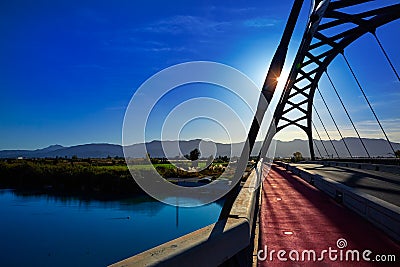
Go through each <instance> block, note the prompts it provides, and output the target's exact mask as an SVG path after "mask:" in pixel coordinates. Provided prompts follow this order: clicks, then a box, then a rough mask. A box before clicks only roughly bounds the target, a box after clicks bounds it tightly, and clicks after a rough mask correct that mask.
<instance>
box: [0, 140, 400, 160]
mask: <svg viewBox="0 0 400 267" xmlns="http://www.w3.org/2000/svg"><path fill="white" fill-rule="evenodd" d="M362 140H363V143H364V144H365V146H366V147H367V149H368V151H369V153H370V155H371V156H373V157H377V156H383V157H388V156H391V155H390V154H389V153H390V152H391V149H390V147H389V145H388V143H387V141H386V140H384V139H367V138H363V139H362ZM344 141H345V142H346V144H347V146H348V147H349V149H350V151H351V153H352V155H353V156H358V157H363V156H366V152H365V150H364V148H363V146H362V144H361V142H360V140H359V139H358V138H352V137H349V138H344ZM332 143H333V144H334V146H335V148H336V150H337V152H338V154H339V155H340V156H342V157H343V156H344V157H346V156H349V154H348V152H347V149H346V147H345V145H344V142H343V140H332ZM314 144H315V145H316V147H315V155H316V156H319V155H320V153H321V154H322V156H324V157H326V155H327V154H328V155H332V154H333V155H334V156H336V152H335V150H334V149H333V146H332V144H331V142H330V141H329V140H328V141H322V142H321V141H319V140H314ZM392 145H393V147H394V149H395V150H400V144H399V143H393V142H392ZM260 147H261V142H256V143H255V145H254V149H253V153H252V154H253V155H256V154H257V153H258V151H259V149H260ZM146 148H147V150H146ZM194 148H198V149H199V150H200V152H201V153H202V155H203V157H208V156H209V155H213V154H216V155H217V156H228V157H229V156H231V155H232V156H239V155H240V153H241V151H242V149H243V143H234V144H232V146H231V145H229V144H221V143H214V142H211V141H202V140H200V139H195V140H189V141H163V142H161V141H151V142H148V143H144V144H143V143H141V144H134V145H130V146H127V147H125V152H126V153H127V154H128V156H129V157H132V158H143V157H145V156H146V153H149V154H150V156H151V157H158V158H160V157H168V158H173V157H176V156H178V155H186V154H189V153H190V151H191V150H193V149H194ZM325 149H326V151H325ZM164 151H167V154H165V153H164ZM296 151H299V152H301V153H302V154H303V156H304V157H309V156H310V153H309V151H308V141H307V140H300V139H295V140H292V141H287V142H286V141H279V140H278V141H276V153H275V156H276V157H290V156H291V155H293V153H294V152H296ZM327 152H328V153H327ZM72 156H77V157H79V158H106V157H108V156H110V157H123V156H124V153H123V149H122V146H120V145H114V144H85V145H77V146H70V147H64V146H61V145H52V146H49V147H46V148H42V149H36V150H2V151H0V158H17V157H24V158H45V157H49V158H55V157H68V158H71V157H72Z"/></svg>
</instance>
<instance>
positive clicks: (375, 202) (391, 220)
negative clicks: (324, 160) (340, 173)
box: [288, 162, 400, 242]
mask: <svg viewBox="0 0 400 267" xmlns="http://www.w3.org/2000/svg"><path fill="white" fill-rule="evenodd" d="M319 164H321V163H320V162H319ZM330 164H331V163H330ZM357 164H362V163H357ZM288 170H292V172H293V173H299V174H300V175H299V176H300V177H301V178H302V179H304V180H305V181H307V182H310V181H312V184H314V186H315V187H316V188H318V189H319V190H321V191H323V192H325V193H326V194H328V195H329V196H331V197H332V198H334V199H336V200H337V201H338V202H340V203H342V204H343V205H344V206H346V207H347V208H349V209H351V210H353V211H354V212H356V213H358V214H360V215H361V216H363V217H364V218H365V219H367V220H368V221H369V222H371V223H372V224H374V225H375V226H376V227H378V228H380V229H381V230H383V231H384V232H385V233H386V234H388V235H389V236H390V237H392V238H393V239H394V240H395V241H397V242H400V207H398V206H396V205H393V204H391V203H389V202H386V201H384V200H382V199H379V198H377V197H374V196H371V195H368V194H366V193H363V192H361V191H359V190H357V189H355V188H352V187H349V186H346V185H344V184H342V183H339V182H337V181H334V180H332V179H329V178H327V177H323V176H321V175H318V174H315V173H312V171H308V170H305V169H303V168H302V167H300V166H290V164H289V166H288Z"/></svg>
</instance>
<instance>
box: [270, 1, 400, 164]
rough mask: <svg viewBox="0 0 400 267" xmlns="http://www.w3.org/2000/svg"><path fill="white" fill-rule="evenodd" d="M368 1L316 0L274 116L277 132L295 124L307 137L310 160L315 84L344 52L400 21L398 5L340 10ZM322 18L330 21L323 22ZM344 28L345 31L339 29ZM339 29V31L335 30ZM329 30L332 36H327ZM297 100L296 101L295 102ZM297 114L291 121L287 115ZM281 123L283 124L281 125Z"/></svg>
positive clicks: (399, 6)
mask: <svg viewBox="0 0 400 267" xmlns="http://www.w3.org/2000/svg"><path fill="white" fill-rule="evenodd" d="M370 1H371V0H339V1H332V2H331V1H329V0H315V1H314V3H313V11H312V12H311V15H310V19H309V22H308V25H307V28H306V30H305V32H304V35H303V39H302V42H301V44H300V48H299V50H298V52H297V55H296V57H295V60H294V63H293V65H292V68H291V70H290V73H289V76H288V80H287V82H286V84H285V87H284V91H283V94H282V96H281V98H280V100H279V102H278V105H277V107H276V110H275V113H274V121H273V123H275V127H276V132H279V131H281V130H282V129H284V128H286V127H288V126H290V125H295V126H297V127H299V128H300V129H302V130H303V131H304V132H305V133H306V134H307V137H308V141H309V149H310V155H311V158H312V159H314V158H315V153H314V147H313V138H312V108H313V101H314V94H315V90H316V88H317V86H318V82H319V80H320V78H321V76H322V74H323V73H324V71H325V70H326V69H327V67H328V66H329V64H330V63H331V62H332V61H333V59H335V57H336V56H337V55H339V54H340V53H343V52H344V49H345V48H346V47H347V46H349V45H350V44H352V43H353V42H354V41H356V40H357V39H359V38H360V37H361V36H363V35H364V34H367V33H373V34H374V33H375V31H376V29H377V28H379V27H380V26H383V25H385V24H387V23H389V22H392V21H394V20H396V19H399V18H400V4H394V5H390V6H385V7H380V8H376V9H373V10H366V11H363V12H360V13H349V12H345V11H343V9H346V8H348V7H352V6H362V5H363V4H365V3H366V2H370ZM323 19H325V20H329V21H327V22H323ZM343 25H346V26H347V27H349V28H348V29H345V30H340V28H342V27H343ZM335 28H336V29H338V30H335ZM328 30H329V31H332V30H333V32H334V34H329V33H328ZM296 98H297V99H296ZM295 111H296V112H297V114H299V115H295V116H294V118H289V117H288V115H290V113H294V112H295ZM282 123H283V124H282Z"/></svg>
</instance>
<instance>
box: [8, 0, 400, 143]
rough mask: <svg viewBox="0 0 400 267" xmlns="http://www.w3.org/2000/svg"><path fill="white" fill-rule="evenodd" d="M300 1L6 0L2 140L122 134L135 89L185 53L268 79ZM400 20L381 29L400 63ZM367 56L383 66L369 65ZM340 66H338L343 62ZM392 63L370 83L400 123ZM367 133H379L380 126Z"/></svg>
mask: <svg viewBox="0 0 400 267" xmlns="http://www.w3.org/2000/svg"><path fill="white" fill-rule="evenodd" d="M291 5H292V0H280V1H194V2H193V1H109V2H102V1H18V0H17V1H2V2H1V4H0V33H1V36H2V41H1V42H0V68H1V73H0V90H1V96H2V97H1V98H0V123H1V127H0V140H1V141H0V149H35V148H41V147H45V146H48V145H52V144H61V145H65V146H69V145H76V144H83V143H104V142H108V143H115V144H120V143H121V131H122V122H123V118H124V112H125V109H126V107H127V105H128V103H129V101H130V99H131V97H132V95H133V94H134V92H135V90H136V89H137V88H138V87H139V86H140V85H141V84H142V83H143V82H144V81H145V80H146V79H148V78H149V77H151V76H152V75H154V74H155V73H156V72H158V71H160V70H162V69H164V68H166V67H169V66H171V65H174V64H177V63H182V62H187V61H192V60H210V61H216V62H221V63H224V64H227V65H230V66H233V67H235V68H237V69H239V70H240V71H242V72H243V73H245V74H246V75H248V76H249V77H250V78H251V79H253V80H254V82H255V83H256V84H257V85H259V86H261V84H262V82H263V78H264V75H265V73H266V71H267V67H268V65H269V62H270V60H271V57H272V55H273V53H274V51H275V48H276V46H277V43H278V41H279V38H280V36H281V34H282V31H283V27H284V25H285V22H286V19H287V16H288V13H289V10H290V7H291ZM308 5H309V2H308V1H305V8H303V10H302V14H301V17H300V23H299V26H298V27H296V31H295V35H294V39H293V42H292V44H291V46H290V49H289V55H288V63H289V64H288V66H286V69H288V68H289V65H290V61H291V60H292V59H293V57H294V53H295V51H296V49H297V45H298V44H299V42H300V38H301V35H302V32H303V29H304V23H305V18H306V14H307V12H308V10H309V7H308ZM393 29H395V30H396V29H397V30H398V29H399V23H398V22H395V23H392V24H391V25H387V27H386V26H385V27H384V28H382V30H380V31H381V33H380V32H379V31H378V34H381V38H382V42H383V43H384V45H385V48H387V50H388V52H389V54H391V55H392V59H393V61H394V63H395V65H396V66H397V68H398V69H400V60H399V53H398V47H397V44H398V42H396V40H395V37H394V36H393V34H392V33H393ZM397 36H398V35H397ZM397 38H398V37H397ZM365 42H366V43H368V42H371V40H367V39H366V40H365ZM371 43H372V42H371ZM373 45H374V44H373V43H372V44H371V45H368V44H367V45H360V46H358V47H359V48H358V49H353V50H354V51H353V52H352V53H353V54H354V56H353V57H352V60H354V62H357V60H359V61H360V62H361V63H358V62H357V63H355V64H357V66H361V67H360V69H359V71H360V72H362V71H364V73H365V74H364V75H365V77H366V80H367V78H369V77H370V74H371V73H375V74H376V72H379V73H380V72H381V71H382V72H383V70H381V69H382V68H386V65H385V64H386V63H385V62H384V61H382V62H380V63H379V64H381V65H379V66H384V67H378V64H375V60H377V59H375V57H374V56H369V59H367V60H366V58H365V55H366V53H368V55H370V52H369V51H371V49H372V48H370V47H374V48H373V49H375V50H376V51H375V52H376V53H377V54H379V52H380V51H379V50H377V47H376V46H373ZM360 47H361V48H360ZM375 52H374V53H375ZM379 60H381V59H379ZM382 60H383V59H382ZM363 62H364V63H363ZM365 62H367V63H365ZM365 64H369V65H367V66H368V67H369V66H371V67H376V68H377V69H373V70H369V69H368V68H367V70H365V69H363V66H365ZM338 65H340V62H338ZM341 66H342V67H340V66H339V67H337V70H332V72H340V70H341V69H342V68H343V64H342V65H341ZM385 71H386V73H387V74H385V75H387V76H384V77H385V84H383V83H377V84H371V83H369V82H367V81H365V82H366V83H368V84H370V85H371V88H367V89H366V90H367V91H368V94H369V96H371V100H372V102H374V101H375V103H377V104H376V109H377V113H378V115H381V118H382V119H383V121H384V122H385V123H386V125H388V126H389V125H391V126H393V128H395V126H396V125H398V122H399V121H397V124H396V123H393V120H396V119H397V120H398V113H397V109H396V103H398V100H399V99H400V95H399V90H398V89H399V84H398V83H396V81H395V77H394V76H393V75H392V74H391V73H390V72H389V71H390V69H385ZM338 75H340V73H339V74H338ZM379 76H380V77H383V74H380V75H379ZM346 80H348V78H346ZM377 88H379V89H377ZM353 92H354V93H349V95H348V96H347V97H348V98H347V99H349V101H352V100H351V99H359V98H358V97H359V95H358V94H356V93H357V91H356V90H353ZM327 95H328V96H327V97H328V98H330V96H329V93H327ZM361 100H362V99H361ZM361 100H360V101H361ZM332 101H334V100H332ZM317 102H318V101H317ZM388 103H390V109H389V108H388ZM317 104H318V103H317ZM361 106H362V103H360V104H359V105H358V104H357V105H355V106H354V109H355V111H354V112H355V114H356V115H355V116H356V118H357V120H358V121H359V122H360V125H361V126H362V125H364V127H365V128H366V130H368V129H370V128H371V127H369V126H368V125H369V124H368V123H369V122H370V121H372V120H373V118H372V117H371V116H369V113H368V110H361V111H360V110H357V109H358V108H360V109H361ZM321 113H322V114H324V112H323V111H321ZM325 115H326V114H325ZM338 117H343V114H340V115H339V114H338ZM343 118H344V119H343V121H341V123H343V125H344V124H345V117H343ZM391 128H392V127H391ZM331 129H333V128H331ZM350 130H351V129H350ZM350 130H349V135H351V131H350ZM396 131H397V132H396ZM389 132H390V131H389ZM399 132H400V129H397V130H394V131H393V133H392V132H391V137H393V138H394V139H395V140H396V141H400V137H399ZM366 134H367V135H368V134H369V136H371V137H373V136H378V133H377V132H373V133H369V132H367V131H366ZM187 136H190V134H189V135H187ZM279 137H280V138H281V139H283V140H290V139H293V138H304V135H299V134H298V132H295V131H293V130H291V129H289V130H288V131H287V134H286V135H283V134H280V135H279Z"/></svg>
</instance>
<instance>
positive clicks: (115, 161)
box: [0, 157, 225, 196]
mask: <svg viewBox="0 0 400 267" xmlns="http://www.w3.org/2000/svg"><path fill="white" fill-rule="evenodd" d="M151 161H152V162H153V159H151ZM147 162H148V161H146V160H145V159H134V160H131V161H129V162H128V164H129V165H128V166H129V169H130V170H131V172H132V175H134V176H138V177H148V176H149V175H152V174H153V173H152V171H154V169H153V167H154V168H155V169H156V170H157V172H158V173H159V174H160V175H161V176H162V177H164V178H189V177H190V178H196V177H198V178H202V177H205V176H212V177H214V178H216V177H219V176H220V175H221V173H222V172H223V171H224V169H225V166H224V164H220V163H212V164H211V165H210V166H208V167H207V168H205V166H206V163H207V162H206V160H204V161H200V162H199V164H198V165H199V166H198V167H199V169H201V168H204V170H201V171H200V172H187V171H184V170H182V169H179V168H177V167H176V166H175V165H174V164H172V163H170V162H168V161H166V160H163V159H158V160H154V162H158V163H155V164H149V163H147ZM160 162H163V163H160ZM187 164H190V162H188V163H187ZM152 165H153V166H152ZM128 166H127V165H126V163H125V160H124V159H121V158H107V159H78V158H77V157H72V158H71V159H65V158H55V159H22V160H21V159H7V160H2V161H0V187H2V188H15V189H24V190H25V189H26V190H40V191H44V192H46V193H47V192H53V193H63V194H64V193H66V194H83V195H88V194H89V195H91V194H94V195H118V196H121V195H122V196H123V195H125V194H132V193H142V192H143V191H142V190H141V188H140V187H139V186H138V185H137V184H136V182H135V180H134V179H132V175H131V173H130V172H129V169H128Z"/></svg>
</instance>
